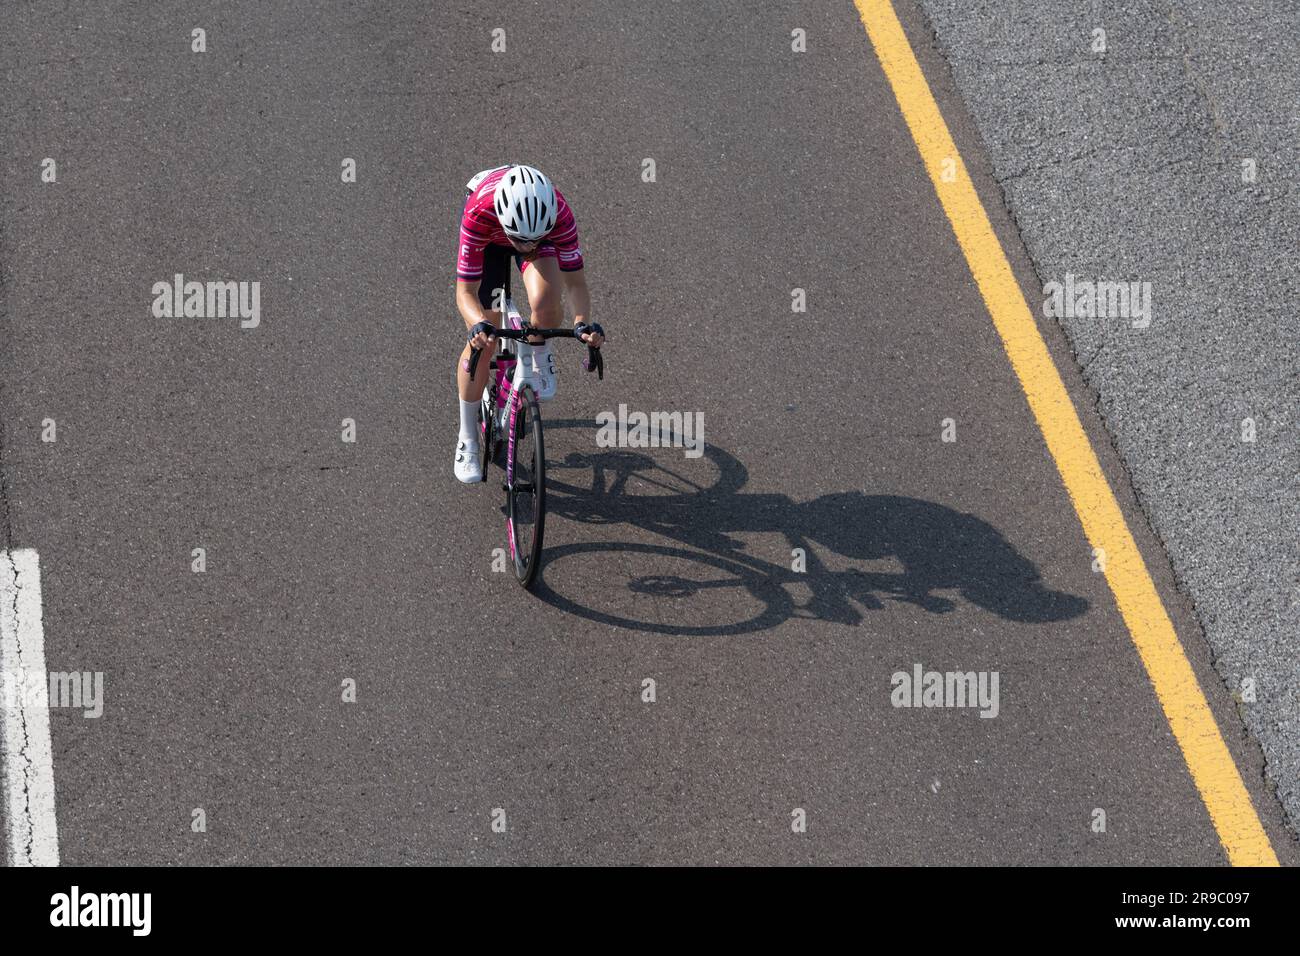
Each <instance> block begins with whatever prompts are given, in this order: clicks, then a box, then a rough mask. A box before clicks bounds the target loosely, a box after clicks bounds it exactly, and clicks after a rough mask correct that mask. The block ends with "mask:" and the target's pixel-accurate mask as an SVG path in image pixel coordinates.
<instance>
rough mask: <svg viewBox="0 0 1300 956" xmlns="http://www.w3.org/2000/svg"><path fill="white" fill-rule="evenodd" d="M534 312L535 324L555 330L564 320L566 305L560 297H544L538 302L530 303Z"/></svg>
mask: <svg viewBox="0 0 1300 956" xmlns="http://www.w3.org/2000/svg"><path fill="white" fill-rule="evenodd" d="M530 304H531V305H532V310H533V324H534V325H540V326H542V327H543V328H554V327H555V326H557V325H559V324H560V323H561V322H562V321H563V320H564V304H563V302H562V301H561V299H560V297H559V296H558V295H549V294H547V295H543V296H541V297H540V298H539V299H538V301H536V302H533V303H530Z"/></svg>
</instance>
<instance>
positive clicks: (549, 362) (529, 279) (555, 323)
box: [520, 246, 564, 399]
mask: <svg viewBox="0 0 1300 956" xmlns="http://www.w3.org/2000/svg"><path fill="white" fill-rule="evenodd" d="M548 252H549V253H550V254H549V255H548V254H547V253H548ZM520 267H521V268H522V269H523V272H524V288H525V289H526V290H527V292H528V308H529V312H530V318H531V321H532V324H533V325H536V326H537V327H539V328H543V329H555V328H559V326H560V324H561V323H562V322H563V321H564V295H563V291H562V290H563V279H562V278H561V275H560V263H559V260H558V259H557V258H556V257H555V247H554V246H543V247H542V248H541V249H539V250H538V255H537V258H535V259H533V260H532V261H531V262H520ZM520 359H521V360H524V359H528V360H529V364H528V365H525V369H528V368H529V366H530V365H531V367H532V369H534V370H535V371H534V372H533V374H534V375H535V376H536V381H535V385H536V389H537V397H538V398H541V399H549V398H552V397H553V396H554V395H555V357H554V356H553V355H552V354H551V346H550V343H549V342H543V343H540V344H538V345H536V346H533V347H531V349H528V348H525V349H523V350H521V353H520Z"/></svg>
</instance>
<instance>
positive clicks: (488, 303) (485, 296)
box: [456, 246, 510, 402]
mask: <svg viewBox="0 0 1300 956" xmlns="http://www.w3.org/2000/svg"><path fill="white" fill-rule="evenodd" d="M509 298H510V255H509V251H508V250H507V249H505V248H504V247H502V246H488V247H487V248H486V249H485V250H483V278H482V279H481V280H480V282H479V285H478V301H479V305H481V306H483V310H484V311H485V312H486V313H487V316H488V321H490V322H491V323H492V324H493V325H495V326H497V327H498V328H500V327H501V309H500V308H498V306H504V303H505V301H506V300H507V299H509ZM469 353H470V348H469V345H466V346H465V347H464V348H463V349H462V350H461V353H460V358H459V359H457V360H456V388H457V391H458V392H459V393H460V399H461V401H463V402H477V401H478V400H479V399H480V398H482V397H483V388H484V386H485V385H487V382H488V377H489V371H488V368H489V366H490V365H491V364H492V363H491V359H492V356H493V355H494V354H496V344H495V343H493V344H492V345H489V346H488V347H487V348H485V349H484V350H483V354H482V356H481V357H480V358H479V360H478V368H477V369H475V375H474V378H473V380H471V379H470V377H469V372H468V371H466V366H467V365H468V364H469Z"/></svg>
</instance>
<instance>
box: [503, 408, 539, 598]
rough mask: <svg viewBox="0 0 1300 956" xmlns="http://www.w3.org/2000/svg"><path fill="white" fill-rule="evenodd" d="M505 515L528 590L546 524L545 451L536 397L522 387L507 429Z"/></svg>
mask: <svg viewBox="0 0 1300 956" xmlns="http://www.w3.org/2000/svg"><path fill="white" fill-rule="evenodd" d="M507 434H508V435H509V439H508V447H507V451H506V486H505V487H506V514H507V516H508V517H507V522H508V524H507V532H508V534H509V536H510V555H511V557H512V558H514V562H515V576H516V577H517V578H518V579H519V583H520V584H522V585H523V586H524V587H526V588H527V587H532V584H533V581H535V580H536V579H537V569H538V566H539V565H540V563H541V557H542V531H543V528H544V526H545V523H546V452H545V449H544V448H543V446H542V416H541V413H540V412H539V411H538V407H537V396H536V395H535V394H534V393H533V390H532V389H531V388H528V387H527V386H525V387H524V388H523V389H521V390H520V391H519V392H518V393H516V395H515V396H514V407H513V409H512V411H511V414H510V421H509V424H508V426H507Z"/></svg>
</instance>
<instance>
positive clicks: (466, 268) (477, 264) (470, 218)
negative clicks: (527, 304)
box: [456, 166, 582, 282]
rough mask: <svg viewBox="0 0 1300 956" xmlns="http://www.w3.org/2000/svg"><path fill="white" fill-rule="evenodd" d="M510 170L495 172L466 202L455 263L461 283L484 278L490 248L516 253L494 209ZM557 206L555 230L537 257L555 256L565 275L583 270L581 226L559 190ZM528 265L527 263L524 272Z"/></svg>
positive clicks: (546, 237) (487, 177) (538, 251)
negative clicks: (497, 192)
mask: <svg viewBox="0 0 1300 956" xmlns="http://www.w3.org/2000/svg"><path fill="white" fill-rule="evenodd" d="M509 168H510V167H509V166H502V167H501V168H500V169H494V170H493V171H492V172H491V173H489V174H488V175H487V176H486V177H485V178H484V179H483V180H482V181H481V182H479V183H478V185H477V186H476V187H475V189H474V191H473V192H472V193H470V195H469V198H468V199H466V200H465V212H464V214H463V215H462V216H461V219H460V255H459V256H458V257H457V259H456V278H458V279H460V280H461V281H462V282H475V281H477V280H479V279H481V278H482V277H483V250H484V249H486V248H487V247H488V246H489V245H496V246H505V247H506V248H508V249H510V250H511V251H512V252H513V251H514V247H513V246H511V245H510V239H509V238H508V237H507V236H506V233H505V230H504V229H502V228H501V223H500V222H499V221H497V214H496V210H495V209H494V208H493V197H494V194H495V192H496V188H497V183H498V182H500V181H501V177H502V176H504V175H505V173H506V170H507V169H509ZM471 181H472V180H471ZM555 202H556V205H557V206H558V207H559V208H558V210H557V211H556V215H555V228H554V229H552V230H551V231H550V232H548V233H547V234H546V235H545V236H543V237H542V241H541V244H540V245H539V246H538V247H537V255H539V256H556V257H557V258H558V259H559V260H560V268H561V269H562V270H563V271H565V272H576V271H577V270H578V269H581V268H582V249H581V247H579V245H578V224H577V222H576V221H575V220H574V218H573V210H571V209H570V208H569V204H568V203H567V202H565V199H564V196H563V195H561V194H560V191H559V190H558V189H557V190H555ZM527 265H528V264H527V263H524V266H525V268H527Z"/></svg>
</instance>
